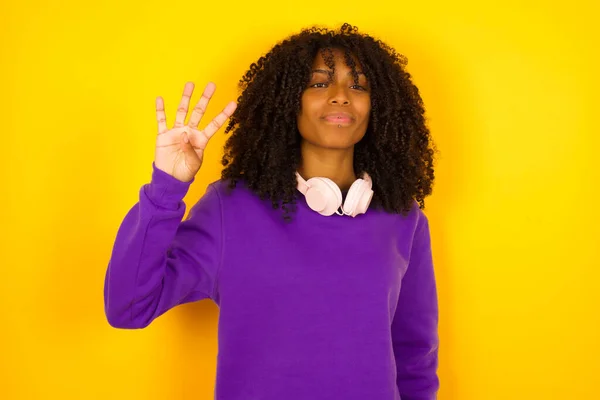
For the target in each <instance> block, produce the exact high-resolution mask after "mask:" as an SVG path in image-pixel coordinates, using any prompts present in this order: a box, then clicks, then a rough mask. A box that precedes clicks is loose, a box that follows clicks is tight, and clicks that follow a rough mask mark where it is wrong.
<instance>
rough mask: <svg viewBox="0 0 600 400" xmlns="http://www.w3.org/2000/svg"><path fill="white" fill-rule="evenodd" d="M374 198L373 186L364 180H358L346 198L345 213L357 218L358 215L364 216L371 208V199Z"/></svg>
mask: <svg viewBox="0 0 600 400" xmlns="http://www.w3.org/2000/svg"><path fill="white" fill-rule="evenodd" d="M372 198H373V191H372V190H371V185H370V184H369V182H367V181H365V180H364V179H357V180H356V181H355V182H354V183H353V184H352V186H350V190H349V191H348V195H347V196H346V201H345V202H344V207H343V208H344V213H346V214H347V215H350V216H352V217H356V216H357V215H358V214H364V213H365V212H366V211H367V209H368V208H369V204H370V203H371V199H372Z"/></svg>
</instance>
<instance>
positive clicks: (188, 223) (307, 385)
mask: <svg viewBox="0 0 600 400" xmlns="http://www.w3.org/2000/svg"><path fill="white" fill-rule="evenodd" d="M405 64H406V60H405V59H404V58H403V56H401V55H399V54H397V53H396V52H395V51H394V50H393V49H392V48H390V47H388V46H387V45H385V44H384V43H382V42H381V41H378V40H375V39H374V38H372V37H370V36H368V35H364V34H359V33H358V32H357V31H356V28H354V27H351V26H349V25H347V24H345V25H344V26H342V27H341V29H340V30H339V31H328V30H325V29H317V28H312V29H308V30H303V31H302V32H300V33H299V34H297V35H294V36H291V37H290V38H288V39H286V40H284V41H282V42H281V43H278V44H277V45H276V46H275V47H274V48H273V49H272V50H271V51H270V52H269V53H268V54H266V55H265V56H264V57H261V58H260V59H259V60H258V61H257V62H256V63H255V64H252V65H251V67H250V69H249V71H248V72H247V73H246V74H245V76H244V77H243V79H242V80H241V81H240V87H241V89H242V94H241V96H240V97H239V99H238V102H237V104H236V103H235V102H232V103H230V104H228V105H227V106H226V107H225V108H224V110H223V111H222V112H221V113H220V114H219V115H218V116H217V117H216V118H215V119H214V120H213V121H211V122H210V123H208V124H207V125H206V126H205V127H204V128H203V129H201V128H200V127H199V123H200V120H201V119H202V116H203V114H204V112H205V110H206V107H207V105H208V103H209V100H210V98H211V96H212V95H213V93H214V91H215V86H214V84H208V85H207V86H206V89H205V90H204V93H203V94H202V97H201V99H200V100H199V101H198V103H197V105H196V106H195V108H194V109H193V111H192V113H191V116H190V118H189V121H188V122H187V124H186V123H185V119H186V116H187V114H188V112H189V103H190V97H191V95H192V91H193V88H194V86H193V84H192V83H188V84H186V85H185V88H184V91H183V98H182V100H181V103H180V105H179V108H178V109H177V113H176V118H175V122H174V124H173V126H172V127H171V128H169V127H168V126H167V122H166V120H165V110H164V106H163V100H162V98H160V97H159V98H158V99H157V102H156V106H157V118H158V136H157V138H156V153H155V160H154V162H153V164H152V176H151V180H150V182H149V183H148V184H146V185H144V186H143V187H142V188H141V190H140V192H139V202H138V203H137V204H135V205H134V206H133V207H132V208H131V210H130V211H129V212H128V213H127V215H126V216H125V219H124V221H123V222H122V225H121V226H120V228H119V230H118V233H117V236H116V241H115V243H114V249H113V253H112V256H111V260H110V263H109V265H108V270H107V273H106V281H105V291H104V298H105V307H106V308H105V309H106V316H107V318H108V322H109V323H110V324H111V325H112V326H114V327H118V328H127V329H133V328H143V327H146V326H148V325H149V324H150V323H151V322H152V321H153V320H154V319H155V318H157V317H158V316H160V315H161V314H163V313H165V312H166V311H167V310H169V309H171V308H173V307H175V306H177V305H179V304H184V303H188V302H192V301H197V300H201V299H211V300H212V301H214V302H215V303H216V304H217V305H218V306H219V309H220V312H219V333H218V343H219V351H218V359H217V374H216V389H215V398H216V399H219V400H238V399H240V400H241V399H244V400H248V399H261V400H271V399H273V400H275V399H277V400H281V399H286V400H296V399H298V400H300V399H302V400H308V399H310V400H320V399H328V400H329V399H344V400H350V399H360V400H366V399H375V400H386V399H389V400H398V399H402V400H425V399H427V400H429V399H434V398H435V397H436V393H437V390H438V386H439V381H438V377H437V372H436V370H437V364H438V351H437V350H438V334H437V326H438V305H437V295H436V284H435V275H434V268H433V263H432V254H431V246H430V235H429V226H428V220H427V218H426V216H425V214H424V212H423V208H424V198H425V197H426V196H427V195H429V194H430V193H431V187H432V184H433V178H434V173H433V154H434V152H433V149H432V148H433V147H432V146H433V144H432V141H431V138H430V134H429V131H428V128H427V127H426V126H425V119H424V108H423V103H422V100H421V98H420V96H419V93H418V90H417V88H416V87H415V86H414V84H413V83H412V82H411V77H410V75H409V74H408V73H407V72H406V71H405V69H404V66H405ZM228 118H229V123H228V125H227V126H226V128H225V133H229V132H231V136H230V137H229V138H228V141H227V142H226V145H225V154H224V156H223V165H224V166H225V168H224V170H223V172H222V179H220V180H218V181H216V182H213V183H212V184H210V185H209V187H208V189H207V191H206V193H205V195H204V196H202V198H201V199H200V200H199V201H198V202H196V203H195V204H194V205H193V207H192V208H191V210H190V213H189V216H188V218H186V219H185V220H183V221H182V219H183V215H184V211H185V203H184V202H183V198H184V196H185V194H186V193H187V190H188V188H189V186H190V184H191V183H192V182H193V181H194V177H195V176H196V174H197V173H198V171H199V170H200V167H201V165H202V160H203V152H204V150H205V148H206V146H207V143H208V141H209V140H210V138H211V137H212V136H213V135H214V134H215V132H217V131H218V130H219V129H220V127H222V126H223V125H224V124H225V122H226V121H227V119H228Z"/></svg>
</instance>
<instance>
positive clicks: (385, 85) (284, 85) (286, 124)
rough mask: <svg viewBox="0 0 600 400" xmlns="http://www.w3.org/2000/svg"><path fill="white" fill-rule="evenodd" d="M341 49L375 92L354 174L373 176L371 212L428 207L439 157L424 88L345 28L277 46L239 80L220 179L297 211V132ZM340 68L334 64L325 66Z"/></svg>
mask: <svg viewBox="0 0 600 400" xmlns="http://www.w3.org/2000/svg"><path fill="white" fill-rule="evenodd" d="M331 49H340V50H343V51H344V54H345V61H346V64H347V65H348V67H350V68H351V69H352V72H353V74H354V79H355V81H356V80H357V75H356V65H355V63H354V61H353V59H352V56H354V57H356V59H357V60H358V62H359V63H360V65H361V66H362V72H363V73H364V74H365V75H366V78H367V79H368V81H369V86H370V88H371V115H370V117H369V126H368V128H367V131H366V133H365V136H364V137H363V139H361V141H360V142H358V143H357V144H356V145H355V146H354V170H355V171H354V172H355V173H356V175H357V176H361V175H362V173H363V172H367V173H368V174H369V175H370V176H371V177H372V178H373V192H374V195H373V199H372V201H371V204H370V206H369V208H380V209H381V208H382V209H384V210H385V211H387V212H390V213H402V214H404V215H406V213H408V211H409V210H410V209H411V207H412V205H413V203H414V201H415V200H416V201H417V203H418V204H419V207H420V208H421V209H423V208H424V207H425V202H424V198H425V197H426V196H428V195H430V194H431V191H432V185H433V181H434V168H433V163H434V153H435V152H436V150H435V147H434V144H433V141H432V139H431V136H430V132H429V129H428V128H427V126H426V123H425V117H424V114H425V109H424V106H423V100H422V99H421V96H420V94H419V90H418V88H417V87H416V86H415V85H414V84H413V83H412V81H411V75H410V74H409V73H408V72H407V71H406V70H405V66H406V64H407V59H406V57H405V56H403V55H401V54H399V53H397V52H396V51H395V50H394V49H393V48H391V47H390V46H388V45H386V44H385V43H383V42H382V41H380V40H376V39H375V38H373V37H371V36H369V35H366V34H359V33H358V29H357V28H356V27H354V26H351V25H349V24H343V25H342V26H341V27H340V28H339V32H336V31H332V30H328V29H326V28H319V27H312V28H307V29H303V30H302V31H301V32H300V33H298V34H295V35H293V36H290V37H288V38H287V39H285V40H283V41H281V42H279V43H278V44H276V45H275V46H274V47H273V48H272V49H271V50H270V51H269V52H268V53H267V54H266V55H264V56H262V57H260V58H259V59H258V61H256V62H255V63H253V64H251V66H250V68H249V70H248V71H247V72H246V73H245V75H244V76H243V77H242V79H240V81H239V88H240V89H241V91H242V94H241V95H240V96H239V98H238V106H237V109H236V110H235V112H234V113H233V115H232V116H231V118H230V120H229V123H228V125H227V127H226V128H225V134H227V133H229V132H232V134H231V136H230V137H228V138H227V141H226V143H225V146H224V154H223V158H222V164H223V165H224V166H225V168H224V169H223V171H222V173H221V178H222V179H223V180H229V188H235V187H236V184H237V181H239V180H243V181H245V182H246V185H247V187H248V188H249V189H251V190H252V191H253V192H254V193H256V194H258V195H259V196H260V198H261V199H262V200H265V199H266V198H269V199H270V200H271V202H272V204H273V208H274V209H277V208H280V207H281V208H282V209H283V211H284V218H285V219H286V220H288V221H289V220H290V218H289V211H290V208H289V207H287V206H290V205H291V206H292V207H291V209H292V210H294V209H295V204H296V203H295V200H296V196H297V193H298V192H297V189H296V176H295V172H296V171H297V169H298V168H299V166H300V163H301V153H300V142H301V140H302V137H301V136H300V132H299V131H298V127H297V116H298V114H299V112H300V107H301V97H302V93H303V91H304V90H305V89H306V87H307V85H308V83H309V80H310V78H311V74H312V65H313V61H314V59H315V57H316V56H317V55H318V54H319V52H321V53H323V51H324V50H331ZM325 62H326V64H327V65H328V66H329V67H330V68H332V69H333V65H332V63H333V62H332V61H331V59H329V60H325Z"/></svg>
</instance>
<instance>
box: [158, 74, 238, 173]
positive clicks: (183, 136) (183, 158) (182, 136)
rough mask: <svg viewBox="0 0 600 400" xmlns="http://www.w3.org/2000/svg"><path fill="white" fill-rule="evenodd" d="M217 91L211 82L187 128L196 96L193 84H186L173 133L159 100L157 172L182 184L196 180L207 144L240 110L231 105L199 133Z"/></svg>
mask: <svg viewBox="0 0 600 400" xmlns="http://www.w3.org/2000/svg"><path fill="white" fill-rule="evenodd" d="M215 89H216V86H215V84H214V83H212V82H210V83H208V85H206V88H205V89H204V93H202V97H201V98H200V100H198V103H197V104H196V106H195V107H194V110H193V111H192V115H191V116H190V119H189V121H188V123H187V125H186V124H185V118H186V116H187V114H188V109H189V104H190V98H191V97H192V93H193V92H194V83H192V82H187V83H186V84H185V87H184V89H183V96H182V98H181V102H180V103H179V108H177V114H176V117H175V123H174V124H173V127H172V128H171V129H169V128H168V127H167V120H166V117H165V105H164V101H163V98H162V97H160V96H159V97H157V98H156V119H157V121H158V135H157V137H156V150H155V154H154V163H155V165H156V167H157V168H158V169H160V170H162V171H164V172H166V173H168V174H169V175H171V176H173V177H175V178H176V179H178V180H180V181H183V182H189V181H191V180H192V179H193V178H194V176H196V174H197V173H198V171H199V170H200V167H201V166H202V160H203V158H204V150H205V149H206V145H207V144H208V141H209V140H210V138H211V137H212V136H213V135H214V134H215V133H216V132H217V131H218V130H219V129H220V128H221V126H223V124H224V123H225V121H226V120H227V118H229V117H231V115H232V114H233V112H234V111H235V108H236V107H237V104H236V103H235V102H234V101H231V102H230V103H228V104H227V105H226V106H225V108H224V109H223V111H221V112H220V113H219V115H217V116H216V117H215V118H214V119H213V120H212V121H211V122H209V123H208V125H206V127H204V129H199V128H198V124H199V123H200V121H201V120H202V117H203V116H204V113H205V112H206V108H207V107H208V103H209V102H210V99H211V97H212V96H213V94H214V93H215Z"/></svg>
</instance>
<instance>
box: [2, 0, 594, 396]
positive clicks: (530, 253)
mask: <svg viewBox="0 0 600 400" xmlns="http://www.w3.org/2000/svg"><path fill="white" fill-rule="evenodd" d="M59 3H62V4H64V5H61V6H59V5H57V4H59ZM206 3H207V2H203V1H174V2H163V1H160V2H156V1H145V2H136V3H126V2H122V1H115V0H111V1H106V2H91V3H89V4H88V2H80V1H70V2H67V1H64V2H54V4H53V3H52V2H42V1H32V0H23V1H20V2H17V1H16V0H13V1H8V2H6V1H4V2H2V4H1V5H0V43H1V53H0V55H1V58H0V69H1V70H0V88H1V89H0V115H1V116H2V117H1V120H0V132H1V135H0V138H1V140H2V144H1V146H0V152H1V153H0V160H1V163H2V164H1V165H0V174H1V177H0V178H1V182H2V186H1V187H2V189H1V190H2V192H1V194H0V201H1V207H0V221H1V222H0V225H1V226H2V228H1V229H0V234H1V235H2V240H1V242H0V246H2V247H0V251H1V253H0V254H1V258H0V260H1V261H0V264H1V267H2V269H1V272H2V273H1V279H0V303H1V305H0V321H1V324H2V328H1V330H0V368H1V371H0V373H1V374H0V398H3V399H54V398H56V399H106V398H110V399H112V400H118V399H133V398H136V399H193V398H194V399H210V398H212V393H213V380H214V369H215V357H216V328H217V317H218V309H217V307H216V306H214V305H213V304H212V303H209V302H200V303H197V304H190V305H185V306H181V307H178V308H176V309H174V310H172V311H171V312H170V313H167V314H166V315H164V316H163V317H161V318H159V319H158V320H156V321H155V322H154V323H153V324H152V325H151V326H150V327H149V328H147V329H145V330H138V331H125V330H117V329H113V328H111V327H110V326H109V325H108V323H107V322H106V320H105V318H104V313H103V312H104V311H103V297H102V296H103V291H102V288H103V279H104V273H105V268H106V264H107V262H108V258H109V255H110V251H111V246H112V241H113V239H114V235H115V233H116V230H117V228H118V226H119V224H120V222H121V219H122V218H123V217H124V215H125V213H126V212H127V210H128V209H129V208H130V207H131V206H132V205H133V204H134V203H135V201H136V200H137V195H138V189H139V187H140V186H141V185H142V184H144V183H145V182H147V181H148V179H149V177H150V172H151V162H152V157H153V151H154V150H153V145H154V135H155V130H156V124H155V115H154V99H155V97H156V96H158V95H161V96H164V98H165V101H166V105H167V107H168V118H170V120H171V122H172V121H173V118H174V111H175V108H176V105H177V102H178V101H179V98H180V95H181V90H182V88H183V84H184V83H185V81H186V80H192V81H194V82H196V84H197V85H198V86H202V87H203V85H204V84H205V83H206V82H207V81H208V80H214V81H215V82H216V83H217V87H218V89H217V94H216V96H215V98H214V100H213V107H212V109H211V112H210V113H209V115H208V116H207V117H210V118H212V116H214V115H215V114H216V112H217V110H218V109H219V108H220V107H221V106H223V105H224V104H225V102H226V101H227V100H229V99H230V98H235V97H236V96H237V92H236V84H237V81H238V79H239V77H240V76H241V75H242V73H243V72H244V71H245V69H246V68H247V66H248V65H249V64H250V63H251V62H252V61H253V60H255V59H256V58H258V56H259V55H260V54H261V53H262V52H264V51H266V50H268V49H269V48H270V47H271V45H272V44H274V43H275V41H277V40H279V39H281V38H283V37H284V36H286V35H288V34H289V33H292V32H295V31H297V30H298V29H300V28H301V27H304V26H307V25H312V24H327V25H328V26H332V24H333V25H337V24H338V23H340V22H343V21H349V22H351V23H353V24H354V25H357V26H358V27H359V28H360V29H361V30H363V31H369V32H371V33H373V34H374V35H377V36H380V37H381V38H382V39H384V40H386V41H388V42H389V43H390V44H392V45H393V46H395V47H396V48H397V49H398V50H399V51H400V52H402V53H405V54H406V55H407V56H408V57H409V70H410V72H412V73H413V75H414V77H415V81H416V83H417V85H418V86H419V87H420V89H421V91H422V94H423V97H424V99H425V102H426V104H427V107H428V113H429V114H428V116H429V119H430V127H431V129H432V132H433V135H434V138H435V140H436V142H437V144H438V147H439V149H440V151H441V158H440V161H439V163H438V169H437V178H438V181H437V184H436V187H435V191H434V195H433V196H432V197H431V198H430V199H429V202H428V208H427V213H428V215H429V216H430V219H431V224H432V234H433V246H434V258H435V262H436V268H437V273H438V280H439V293H440V309H441V322H440V334H441V340H442V344H441V353H440V358H441V365H440V378H441V383H442V389H441V391H440V396H439V398H440V399H441V400H449V399H459V400H495V399H502V400H506V399H511V400H512V399H527V400H530V399H544V400H550V399H557V400H558V399H561V400H562V399H569V400H571V399H573V400H575V399H592V398H597V396H598V395H597V390H595V389H594V387H593V386H592V382H593V381H594V380H595V379H596V378H597V375H598V373H600V370H599V368H598V357H600V347H599V344H598V343H599V340H598V339H600V313H599V312H598V306H600V295H599V292H600V290H598V288H597V285H598V281H599V279H600V274H599V272H598V269H599V267H600V261H598V260H599V259H600V254H599V250H598V248H599V247H600V246H599V245H600V243H599V241H600V240H599V237H600V229H599V226H600V215H599V214H600V213H599V211H598V208H597V205H598V201H599V200H600V197H599V189H598V188H597V185H598V182H600V176H599V175H600V174H599V170H600V167H599V163H598V157H599V156H600V155H599V153H598V145H599V144H600V140H599V139H598V137H599V135H600V129H598V128H599V124H598V122H597V119H596V118H595V116H596V113H597V110H596V109H597V108H598V106H599V102H598V93H600V85H599V81H598V78H597V76H598V71H600V63H599V62H598V61H599V57H598V55H597V54H598V52H597V43H598V36H599V30H598V16H599V13H598V5H597V4H598V3H597V1H594V0H589V1H584V0H572V1H568V2H562V1H561V2H558V1H556V2H554V3H555V4H551V3H549V2H547V1H546V2H542V1H534V2H526V3H527V4H528V5H523V4H521V2H519V1H508V2H506V1H505V2H501V4H502V5H501V6H500V5H498V6H489V5H486V3H484V2H482V1H469V0H458V1H453V2H448V1H441V0H438V1H429V2H413V3H411V4H407V3H403V2H390V5H388V6H385V5H384V4H380V5H377V6H375V4H376V3H377V2H375V3H373V2H372V3H369V2H366V3H365V2H359V1H347V2H340V3H331V2H312V3H304V4H298V3H297V2H294V3H296V5H295V6H292V5H289V6H287V5H279V4H278V2H276V1H269V2H263V3H262V4H258V5H257V6H253V5H251V3H249V2H241V1H239V2H238V1H234V2H211V3H212V5H206ZM534 3H538V4H535V5H534ZM124 4H127V5H124ZM543 4H545V5H543ZM197 96H198V92H196V93H195V96H194V98H193V101H194V102H195V99H197ZM223 143H224V136H223V134H222V132H221V134H218V135H217V136H216V137H215V138H214V139H213V142H212V145H211V146H210V150H209V152H208V154H207V158H206V161H205V167H204V169H203V173H202V176H199V177H198V179H197V183H195V184H194V186H193V187H192V189H191V191H190V193H189V195H188V196H187V198H186V201H187V202H188V205H189V204H190V203H191V202H194V201H195V199H197V198H198V197H199V196H201V194H202V193H203V191H204V189H205V187H206V185H207V184H208V182H210V181H212V180H214V179H217V178H218V176H219V172H220V168H221V166H220V164H219V159H220V154H221V146H222V144H223Z"/></svg>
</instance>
